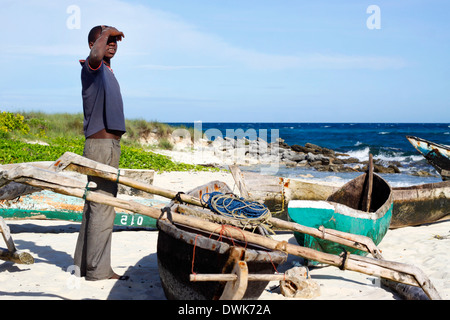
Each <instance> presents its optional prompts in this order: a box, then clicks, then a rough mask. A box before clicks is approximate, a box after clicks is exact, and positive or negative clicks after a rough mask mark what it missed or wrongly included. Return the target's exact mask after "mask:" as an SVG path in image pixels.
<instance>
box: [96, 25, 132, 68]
mask: <svg viewBox="0 0 450 320" xmlns="http://www.w3.org/2000/svg"><path fill="white" fill-rule="evenodd" d="M109 37H116V39H117V41H121V40H122V38H124V37H125V35H124V34H123V32H121V31H119V30H117V29H116V28H114V27H103V26H102V32H101V33H100V36H99V37H98V38H97V40H96V41H95V43H94V45H93V46H92V48H91V53H90V54H89V65H90V66H91V68H92V69H97V68H98V67H99V66H100V64H101V63H102V60H103V57H104V56H105V53H106V50H107V44H108V38H109Z"/></svg>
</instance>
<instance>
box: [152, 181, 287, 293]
mask: <svg viewBox="0 0 450 320" xmlns="http://www.w3.org/2000/svg"><path fill="white" fill-rule="evenodd" d="M213 191H218V192H222V193H227V192H231V190H230V189H229V187H228V186H227V185H226V184H225V183H223V182H219V181H213V182H211V183H209V184H206V185H204V186H202V187H199V188H196V189H194V190H192V191H191V192H189V193H188V194H189V195H191V196H194V197H196V198H199V199H201V197H202V195H203V194H205V193H210V192H213ZM177 206H178V204H177V203H175V202H172V203H171V205H170V206H169V207H170V208H171V210H172V211H177ZM228 228H233V227H230V226H228ZM158 229H159V234H158V245H157V246H158V251H157V255H158V268H159V274H160V278H161V284H162V287H163V289H164V293H165V295H166V297H167V298H168V299H174V300H214V299H219V298H220V297H222V295H223V293H224V289H225V286H226V284H225V282H224V281H206V282H204V281H195V275H194V281H191V280H190V276H191V274H194V273H195V274H196V273H199V274H218V275H221V274H230V273H231V272H232V270H233V267H234V266H235V264H236V262H240V261H245V262H246V264H247V266H248V273H249V274H273V273H274V272H275V271H276V269H275V268H276V267H277V266H278V265H279V264H281V263H283V262H285V261H286V259H287V254H286V253H283V252H280V251H275V250H269V249H267V248H264V247H261V246H258V245H256V244H247V243H244V242H243V241H239V240H236V239H229V238H227V237H226V230H225V231H224V234H221V231H223V230H220V229H219V230H217V232H215V233H208V232H205V231H202V230H200V229H196V228H192V227H188V226H185V225H180V224H176V223H174V224H172V223H170V222H168V221H164V220H160V221H158ZM236 248H240V249H241V251H239V250H236ZM268 282H269V281H268V280H262V281H249V282H248V285H247V288H246V290H245V294H244V295H243V299H257V298H258V297H259V296H260V295H261V294H262V292H263V290H264V289H265V288H266V286H267V284H268Z"/></svg>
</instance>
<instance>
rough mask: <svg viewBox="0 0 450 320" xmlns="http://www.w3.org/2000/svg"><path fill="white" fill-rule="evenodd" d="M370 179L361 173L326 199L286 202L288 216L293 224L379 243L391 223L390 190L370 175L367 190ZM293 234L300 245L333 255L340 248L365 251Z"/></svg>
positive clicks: (348, 250)
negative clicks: (348, 234)
mask: <svg viewBox="0 0 450 320" xmlns="http://www.w3.org/2000/svg"><path fill="white" fill-rule="evenodd" d="M369 180H370V175H369V174H368V173H365V174H363V175H360V176H359V177H357V178H355V179H353V180H351V181H350V182H348V183H347V184H345V185H344V186H343V187H342V188H341V189H339V190H338V191H336V192H335V193H333V194H332V195H331V196H329V197H328V199H327V200H326V201H308V200H293V201H291V202H289V206H288V217H289V219H290V220H292V221H294V222H296V223H299V224H302V225H306V226H310V227H316V228H318V227H320V226H323V227H325V228H329V229H335V230H339V231H343V232H348V233H352V234H357V235H363V236H366V237H368V238H370V239H372V240H373V242H374V243H375V244H376V245H378V244H379V243H380V242H381V240H382V239H383V237H384V235H385V234H386V232H387V231H388V229H389V225H390V222H391V217H392V207H393V198H392V190H391V187H390V186H389V184H388V183H387V182H386V181H385V180H384V179H383V178H381V177H380V176H378V175H377V174H373V186H372V191H371V192H370V184H371V183H370V182H369ZM365 190H369V192H367V191H365ZM368 195H369V196H368ZM370 195H371V196H370ZM294 235H295V237H296V239H297V242H298V243H299V244H300V245H303V246H306V247H309V248H313V249H315V250H318V251H322V252H328V253H333V254H339V253H342V252H343V251H346V252H349V253H352V254H358V255H366V254H367V252H365V251H361V250H357V249H355V248H349V247H346V246H342V245H337V244H336V243H333V242H330V241H327V240H323V239H318V238H316V237H313V236H310V235H306V234H303V233H299V232H295V233H294Z"/></svg>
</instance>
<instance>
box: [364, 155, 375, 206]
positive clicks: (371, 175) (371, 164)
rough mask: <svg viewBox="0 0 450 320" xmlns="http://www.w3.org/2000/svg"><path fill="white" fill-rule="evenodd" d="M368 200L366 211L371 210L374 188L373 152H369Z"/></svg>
mask: <svg viewBox="0 0 450 320" xmlns="http://www.w3.org/2000/svg"><path fill="white" fill-rule="evenodd" d="M367 179H368V181H367V183H368V186H367V197H366V199H367V202H366V208H365V209H366V211H367V212H369V211H370V205H371V202H372V188H373V156H372V154H371V153H369V172H368V175H367Z"/></svg>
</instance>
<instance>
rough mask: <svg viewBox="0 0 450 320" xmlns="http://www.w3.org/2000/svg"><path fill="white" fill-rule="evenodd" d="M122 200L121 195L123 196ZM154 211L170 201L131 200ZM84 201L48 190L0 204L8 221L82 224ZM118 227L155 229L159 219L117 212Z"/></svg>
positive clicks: (117, 209)
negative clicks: (51, 221)
mask: <svg viewBox="0 0 450 320" xmlns="http://www.w3.org/2000/svg"><path fill="white" fill-rule="evenodd" d="M119 197H120V195H119ZM129 198H130V200H133V201H135V202H138V203H141V204H145V205H147V206H151V207H157V208H163V207H165V206H166V205H167V204H168V203H169V201H166V202H165V201H161V200H157V199H145V198H140V197H129ZM83 206H84V200H83V199H80V198H77V197H71V196H66V195H63V194H59V193H54V192H51V191H48V190H43V191H40V192H35V193H32V194H27V195H23V196H21V197H19V198H18V199H16V200H1V201H0V216H2V217H3V218H5V219H44V220H45V219H48V220H65V221H74V222H81V219H82V216H83ZM114 225H115V226H124V227H137V228H155V229H156V219H153V218H151V217H148V216H144V215H140V214H137V213H133V212H128V211H126V210H124V209H119V208H116V218H115V219H114Z"/></svg>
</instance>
